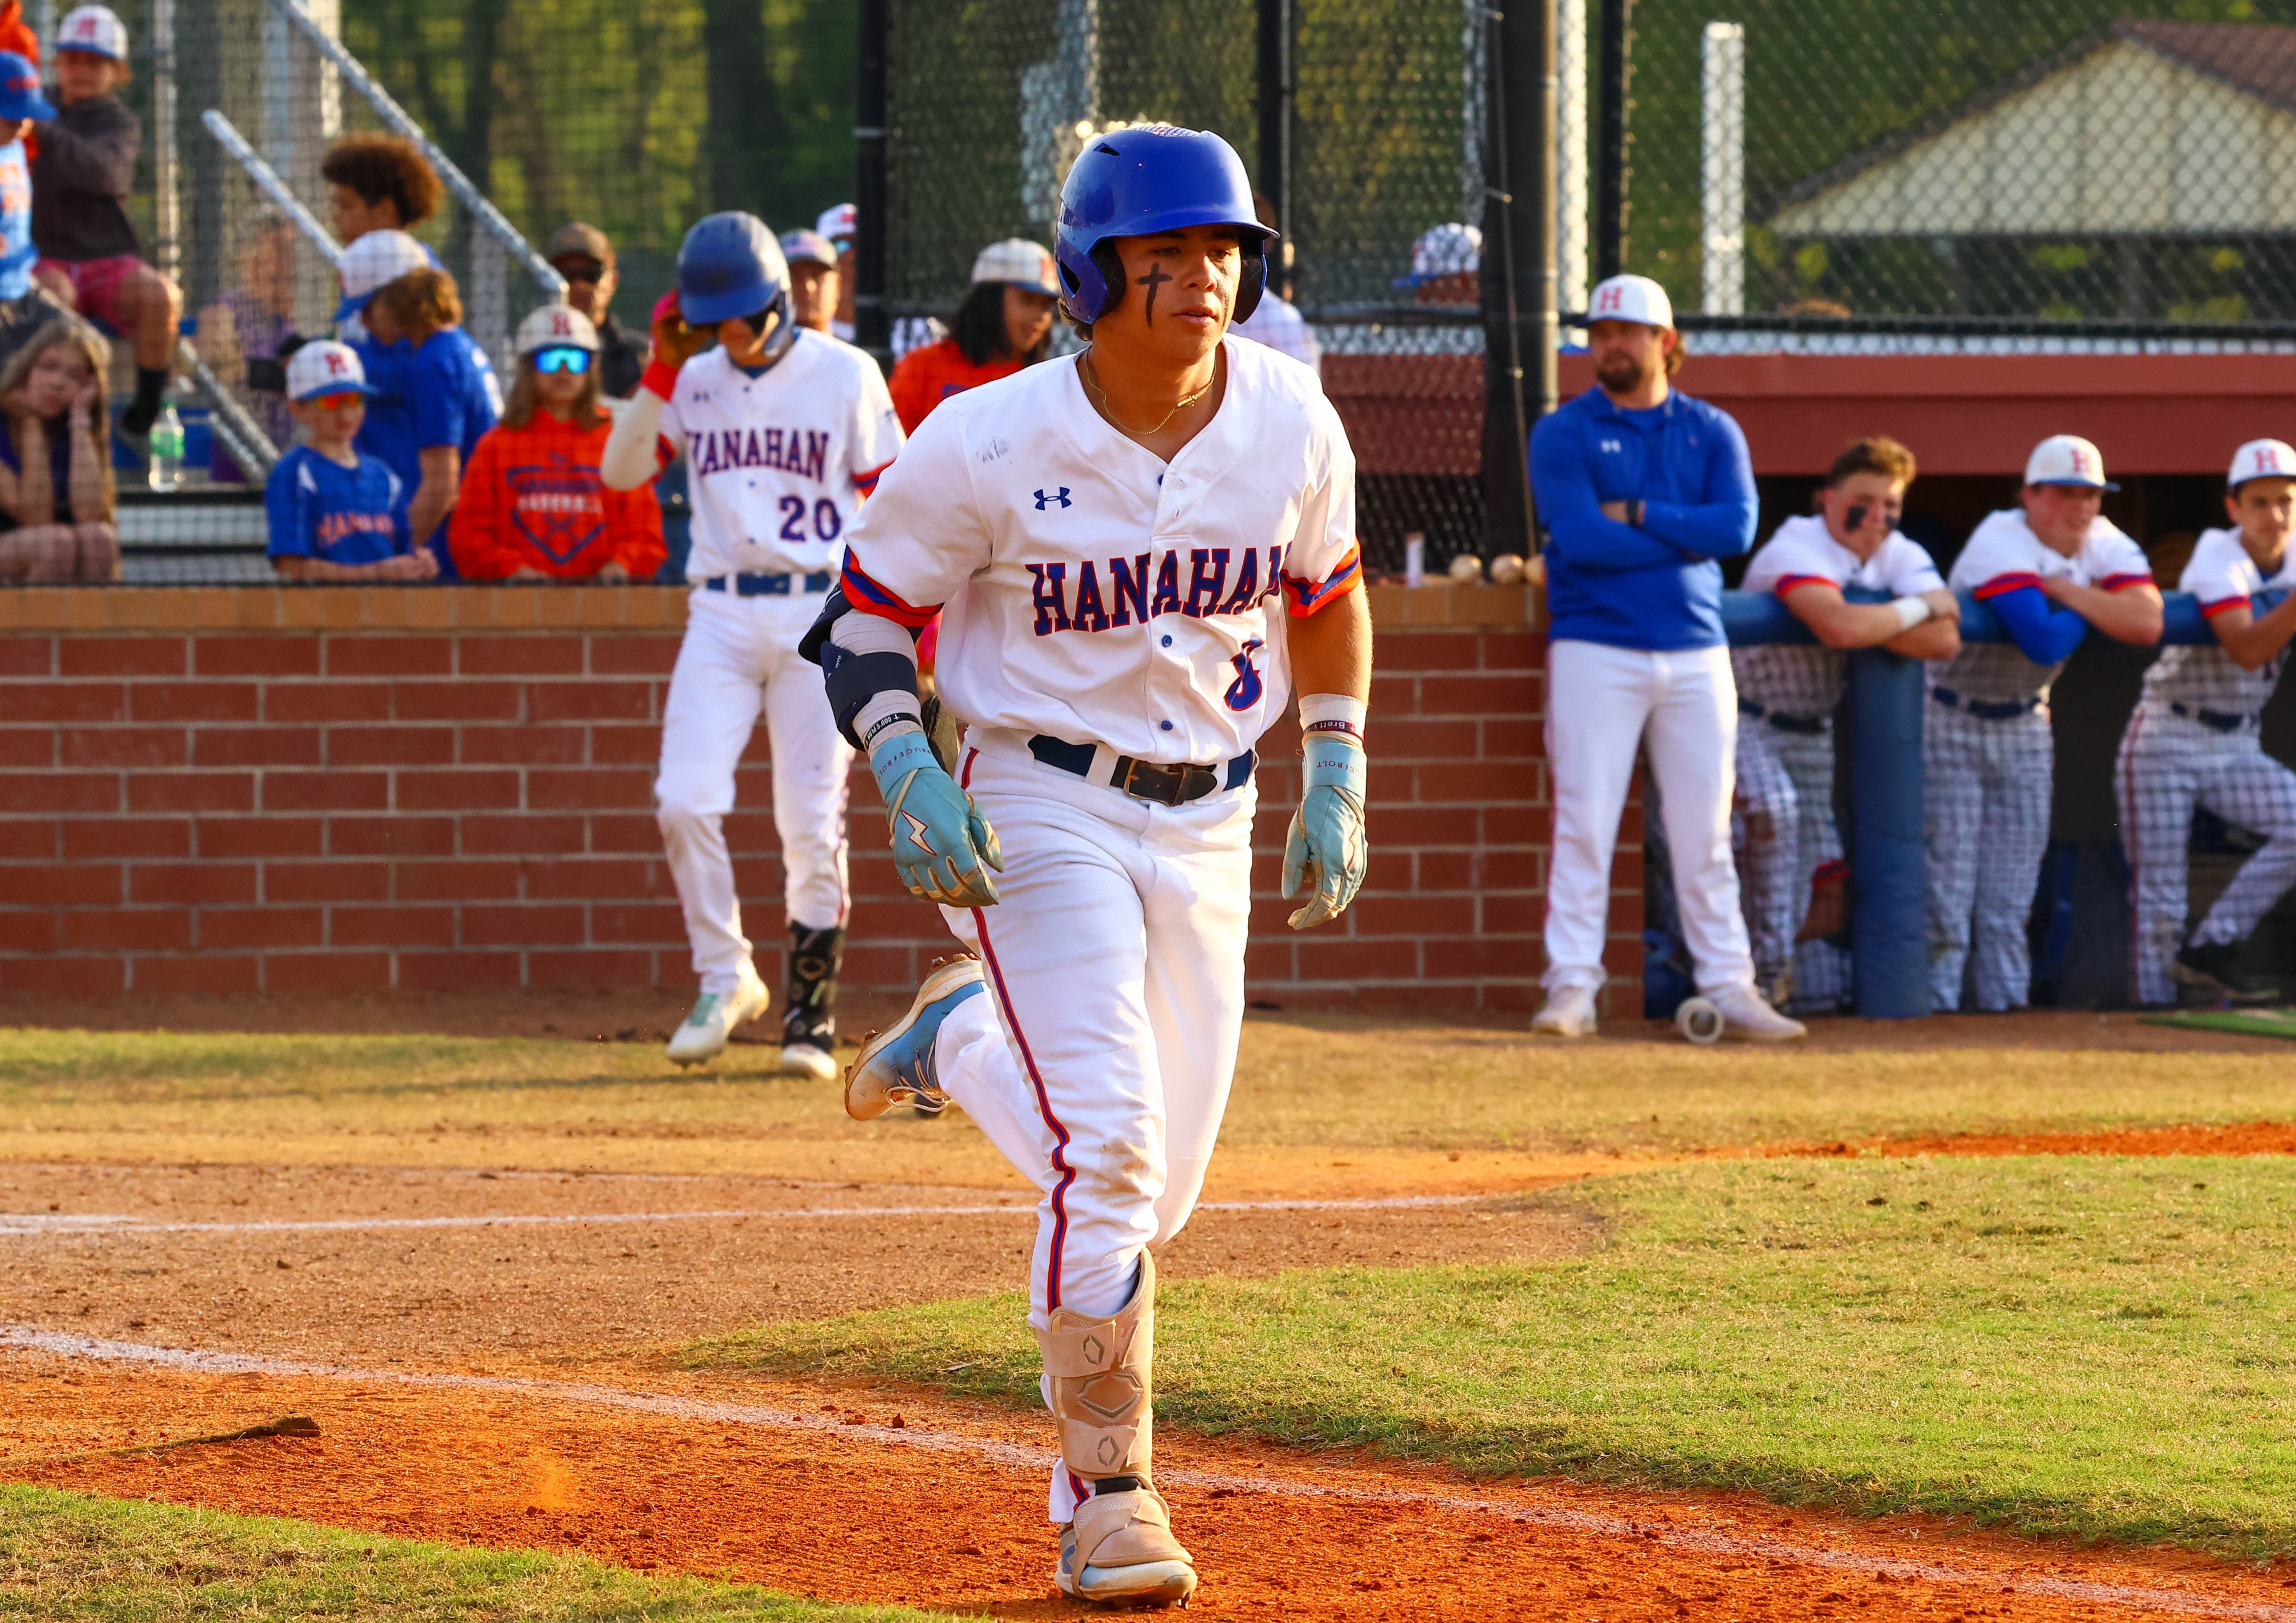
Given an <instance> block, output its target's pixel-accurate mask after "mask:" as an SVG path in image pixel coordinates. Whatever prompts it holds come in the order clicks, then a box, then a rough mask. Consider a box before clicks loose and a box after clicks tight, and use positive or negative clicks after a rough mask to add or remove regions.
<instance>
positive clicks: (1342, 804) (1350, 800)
mask: <svg viewBox="0 0 2296 1623" xmlns="http://www.w3.org/2000/svg"><path fill="white" fill-rule="evenodd" d="M1300 754H1301V757H1302V763H1303V767H1304V773H1305V777H1306V782H1307V791H1306V793H1305V794H1304V795H1301V797H1300V809H1299V810H1298V811H1294V812H1293V813H1292V828H1291V831H1290V833H1289V834H1288V835H1287V836H1285V838H1284V841H1283V895H1284V896H1285V897H1286V898H1287V899H1288V898H1292V897H1295V896H1301V895H1304V896H1306V897H1307V902H1306V904H1305V905H1304V906H1302V907H1301V908H1300V910H1298V911H1297V912H1295V913H1293V914H1292V918H1291V925H1292V928H1293V929H1295V930H1311V929H1313V928H1315V927H1316V926H1317V925H1319V924H1324V923H1328V922H1329V921H1330V920H1332V919H1336V918H1338V917H1339V916H1340V915H1341V913H1343V912H1345V911H1346V910H1347V907H1348V903H1349V902H1353V901H1354V900H1355V899H1356V893H1357V891H1358V890H1360V889H1362V888H1363V881H1364V870H1365V867H1366V866H1367V865H1368V863H1369V861H1370V851H1369V848H1368V847H1367V846H1366V844H1365V840H1364V797H1365V793H1366V791H1367V787H1368V785H1369V783H1370V779H1371V762H1370V757H1369V756H1368V755H1366V754H1365V753H1364V748H1363V746H1362V744H1361V743H1359V742H1358V741H1357V740H1356V739H1354V738H1352V737H1349V735H1347V734H1346V733H1342V732H1311V733H1309V734H1308V736H1307V737H1306V738H1305V739H1304V740H1303V741H1302V743H1301V745H1300Z"/></svg>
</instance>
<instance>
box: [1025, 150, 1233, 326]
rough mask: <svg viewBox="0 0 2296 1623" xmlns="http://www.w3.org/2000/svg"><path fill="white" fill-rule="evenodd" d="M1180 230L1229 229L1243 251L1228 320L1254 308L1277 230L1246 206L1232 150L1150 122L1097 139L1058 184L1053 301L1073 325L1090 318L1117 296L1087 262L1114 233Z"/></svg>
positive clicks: (1107, 307) (1116, 287)
mask: <svg viewBox="0 0 2296 1623" xmlns="http://www.w3.org/2000/svg"><path fill="white" fill-rule="evenodd" d="M1188 226H1234V227H1235V228H1236V233H1237V235H1238V236H1239V238H1240V239H1241V240H1242V244H1243V275H1242V278H1241V279H1240V280H1239V281H1238V282H1237V284H1236V290H1235V309H1233V310H1231V311H1230V312H1229V313H1228V318H1229V320H1230V321H1232V322H1233V321H1242V320H1243V319H1244V318H1245V317H1248V316H1250V315H1251V312H1252V311H1253V309H1256V308H1257V307H1258V306H1259V295H1260V292H1261V290H1263V289H1264V288H1265V287H1266V286H1267V244H1268V242H1269V240H1270V239H1272V238H1273V237H1274V236H1275V233H1274V232H1273V231H1270V230H1269V229H1268V228H1267V227H1265V226H1263V225H1261V224H1260V223H1259V217H1258V215H1257V214H1256V212H1255V211H1254V210H1253V209H1252V206H1251V180H1250V178H1249V177H1246V176H1245V174H1244V172H1243V160H1242V159H1241V158H1239V157H1237V156H1236V155H1235V148H1234V147H1232V146H1230V145H1229V144H1227V143H1226V142H1225V141H1223V140H1221V139H1220V138H1219V137H1218V136H1216V135H1214V134H1212V133H1211V131H1210V130H1208V129H1175V128H1171V127H1170V126H1169V125H1165V124H1149V125H1143V126H1141V127H1140V128H1136V129H1118V130H1111V131H1110V132H1109V133H1108V134H1106V135H1103V136H1095V137H1094V138H1093V142H1092V144H1091V145H1089V146H1087V147H1086V148H1085V149H1084V152H1082V153H1081V154H1080V155H1079V156H1078V159H1077V161H1076V163H1075V166H1074V167H1073V168H1071V169H1070V170H1069V177H1068V180H1067V182H1066V183H1065V184H1064V185H1062V187H1061V220H1060V227H1059V229H1058V231H1056V232H1055V233H1054V239H1053V257H1054V260H1056V261H1057V262H1058V263H1059V265H1060V270H1061V303H1062V305H1063V306H1064V307H1065V308H1066V309H1067V310H1068V313H1069V315H1070V317H1071V318H1072V319H1074V320H1077V321H1079V322H1093V321H1097V320H1098V319H1099V318H1100V317H1103V316H1104V315H1106V314H1107V313H1108V312H1109V311H1110V310H1111V309H1115V308H1116V304H1117V301H1119V300H1120V299H1121V298H1123V296H1124V287H1123V284H1122V283H1121V281H1119V282H1118V284H1116V285H1114V286H1111V285H1110V284H1109V279H1108V274H1107V272H1106V271H1104V270H1103V268H1101V266H1100V265H1099V264H1098V263H1096V262H1095V260H1094V259H1093V251H1094V250H1095V249H1097V248H1099V247H1100V246H1101V245H1102V244H1103V243H1107V242H1109V241H1110V240H1111V238H1114V237H1119V236H1147V235H1151V234H1152V233H1155V232H1160V231H1174V230H1178V229H1180V228H1182V227H1188Z"/></svg>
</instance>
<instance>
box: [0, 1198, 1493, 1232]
mask: <svg viewBox="0 0 2296 1623" xmlns="http://www.w3.org/2000/svg"><path fill="white" fill-rule="evenodd" d="M1494 1199H1505V1196H1503V1195H1488V1194H1484V1195H1391V1196H1386V1197H1382V1198H1366V1199H1359V1200H1211V1201H1206V1202H1204V1203H1203V1204H1202V1205H1201V1206H1199V1207H1197V1208H1196V1209H1197V1210H1198V1211H1200V1212H1373V1211H1412V1210H1417V1209H1421V1208H1424V1207H1447V1206H1466V1205H1469V1204H1471V1203H1472V1202H1475V1201H1479V1200H1494ZM1036 1210H1037V1207H1036V1204H1035V1203H1034V1202H1021V1201H1010V1202H1006V1203H1005V1204H1002V1205H996V1206H799V1207H763V1208H742V1209H726V1210H717V1211H695V1212H501V1213H494V1212H481V1213H473V1214H470V1215H459V1216H448V1217H310V1218H279V1219H275V1220H270V1221H258V1222H250V1223H147V1222H145V1221H144V1220H143V1218H140V1217H137V1216H135V1215H133V1214H123V1213H107V1212H65V1213H61V1214H59V1213H54V1212H0V1238H5V1237H9V1236H23V1235H49V1234H105V1235H111V1234H292V1233H306V1232H345V1231H354V1232H355V1231H360V1230H369V1229H491V1228H511V1227H533V1226H538V1225H550V1224H566V1223H572V1224H584V1225H589V1224H599V1223H723V1222H731V1221H734V1220H736V1219H750V1218H755V1219H757V1220H758V1221H760V1222H768V1223H793V1222H799V1221H814V1220H817V1219H823V1218H837V1217H1005V1216H1011V1215H1015V1214H1020V1215H1034V1213H1035V1212H1036Z"/></svg>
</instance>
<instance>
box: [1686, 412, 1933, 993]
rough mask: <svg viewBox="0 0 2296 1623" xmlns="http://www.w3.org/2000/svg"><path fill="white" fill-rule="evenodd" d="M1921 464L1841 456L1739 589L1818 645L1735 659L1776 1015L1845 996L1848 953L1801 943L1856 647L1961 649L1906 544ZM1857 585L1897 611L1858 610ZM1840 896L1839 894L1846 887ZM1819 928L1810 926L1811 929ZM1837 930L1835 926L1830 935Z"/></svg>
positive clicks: (1911, 545) (1761, 950)
mask: <svg viewBox="0 0 2296 1623" xmlns="http://www.w3.org/2000/svg"><path fill="white" fill-rule="evenodd" d="M1913 481H1914V454H1913V452H1911V451H1909V450H1907V449H1906V448H1905V447H1904V446H1902V445H1900V444H1898V442H1897V441H1895V440H1888V439H1882V438H1880V437H1878V436H1877V437H1875V438H1873V439H1867V440H1859V441H1855V442H1854V443H1852V444H1851V445H1850V447H1849V449H1847V450H1845V451H1843V452H1842V453H1841V455H1840V456H1839V457H1835V458H1834V459H1833V468H1832V469H1831V470H1829V471H1828V472H1827V474H1826V476H1825V489H1824V490H1821V491H1820V492H1819V498H1818V510H1817V511H1816V513H1813V514H1810V515H1807V516H1804V517H1800V518H1790V519H1788V520H1786V522H1785V523H1783V524H1780V525H1779V526H1778V527H1777V530H1776V531H1775V533H1774V534H1772V535H1771V537H1770V539H1769V540H1768V541H1767V543H1766V544H1765V545H1764V546H1763V548H1762V549H1761V550H1760V551H1759V552H1757V553H1756V554H1755V555H1754V559H1753V562H1752V563H1751V564H1749V565H1748V566H1747V569H1746V579H1745V581H1744V589H1746V590H1747V591H1750V592H1768V593H1770V594H1772V595H1773V596H1775V597H1777V598H1778V599H1779V600H1780V601H1781V602H1783V603H1784V605H1785V606H1786V608H1787V609H1788V610H1789V611H1790V612H1791V613H1792V614H1793V616H1794V618H1795V619H1797V620H1800V622H1802V623H1803V624H1805V625H1807V626H1808V627H1809V629H1810V630H1812V631H1813V632H1815V633H1816V636H1817V640H1818V646H1817V647H1808V645H1806V644H1804V645H1800V646H1792V645H1788V644H1784V643H1773V644H1768V645H1765V646H1762V647H1750V648H1734V649H1733V650H1731V654H1730V666H1731V670H1732V672H1733V674H1734V676H1735V677H1736V679H1737V683H1738V715H1739V722H1738V824H1739V828H1740V829H1741V831H1742V832H1741V846H1740V850H1739V853H1738V882H1739V884H1740V886H1742V887H1743V891H1744V902H1745V909H1746V926H1747V932H1748V934H1749V935H1751V937H1752V941H1753V949H1754V976H1755V980H1756V983H1757V984H1758V985H1760V986H1761V987H1762V988H1763V989H1764V991H1765V992H1766V993H1767V995H1768V996H1769V999H1770V1001H1772V1002H1773V1003H1775V1004H1776V1005H1778V1006H1779V1007H1781V1008H1784V1007H1785V1006H1786V1005H1787V1004H1788V1003H1792V1006H1793V1007H1794V1009H1796V1010H1797V1011H1800V1010H1804V1009H1809V1010H1816V1009H1834V1008H1838V1007H1839V1006H1840V1005H1841V1002H1842V1001H1843V1000H1844V999H1846V998H1847V997H1848V996H1849V954H1848V953H1847V952H1843V951H1842V950H1841V948H1840V947H1838V946H1835V945H1834V944H1833V943H1832V942H1831V941H1828V940H1825V939H1824V938H1823V935H1832V934H1833V929H1832V928H1829V929H1825V931H1824V932H1823V935H1821V936H1820V938H1819V939H1815V940H1807V941H1802V942H1801V943H1800V945H1799V946H1797V945H1796V944H1795V943H1796V940H1797V938H1798V937H1799V936H1800V935H1802V934H1804V926H1803V920H1804V919H1805V918H1806V917H1808V916H1809V915H1810V914H1811V913H1812V911H1813V907H1812V895H1813V894H1814V893H1813V887H1814V885H1815V884H1816V882H1817V881H1819V880H1820V879H1821V878H1822V877H1835V878H1836V879H1837V881H1838V876H1839V875H1840V873H1841V828H1840V826H1839V825H1837V824H1836V823H1835V821H1834V818H1833V712H1834V708H1835V706H1837V705H1838V704H1841V695H1842V690H1843V688H1844V687H1845V685H1846V681H1847V666H1848V656H1847V654H1846V650H1848V649H1850V648H1872V647H1883V648H1887V649H1889V650H1890V652H1891V653H1893V654H1903V655H1907V657H1909V658H1913V659H1923V660H1942V659H1951V658H1952V657H1953V656H1954V655H1956V654H1957V653H1959V652H1960V651H1961V630H1960V625H1961V606H1960V605H1959V604H1958V603H1957V602H1956V601H1955V598H1954V596H1953V594H1952V593H1951V592H1949V591H1948V590H1946V589H1945V581H1944V580H1943V579H1942V578H1941V577H1940V576H1939V574H1938V572H1937V565H1936V564H1933V563H1931V561H1930V555H1929V554H1928V553H1927V552H1925V551H1923V549H1922V548H1921V546H1920V545H1919V544H1918V543H1917V542H1915V541H1910V540H1907V539H1906V538H1905V537H1904V536H1902V535H1900V534H1898V529H1897V524H1898V518H1899V517H1900V516H1901V515H1903V514H1904V512H1905V507H1906V487H1907V485H1909V484H1911V483H1912V482H1913ZM1853 587H1862V588H1865V589H1869V590H1881V591H1886V592H1888V593H1890V596H1891V597H1892V599H1893V601H1891V602H1889V603H1880V604H1859V603H1850V602H1849V601H1847V600H1845V599H1844V597H1842V593H1843V592H1844V591H1845V590H1847V589H1850V588H1853ZM1832 894H1834V895H1836V896H1839V895H1840V894H1841V891H1840V888H1839V886H1838V883H1837V884H1836V885H1835V886H1833V893H1832ZM1816 922H1817V921H1816V919H1812V923H1813V924H1816ZM1835 928H1838V926H1836V927H1835Z"/></svg>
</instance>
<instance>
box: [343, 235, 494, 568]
mask: <svg viewBox="0 0 2296 1623" xmlns="http://www.w3.org/2000/svg"><path fill="white" fill-rule="evenodd" d="M361 240H362V241H363V240H365V239H361ZM462 321H463V301H462V299H461V297H460V295H459V294H458V293H457V292H455V278H454V277H453V276H449V275H448V274H447V272H445V271H443V270H439V269H437V268H432V267H428V266H426V267H424V268H422V269H421V270H411V271H408V272H407V273H406V275H404V276H399V277H398V278H397V279H396V280H394V281H392V282H391V283H389V284H388V285H386V286H383V287H381V288H378V289H377V290H376V291H375V294H374V297H373V298H372V299H370V300H369V301H367V306H366V325H367V330H368V331H369V332H371V333H373V334H374V336H375V338H376V340H377V341H378V342H383V343H398V342H405V343H407V344H409V345H411V346H413V350H414V354H413V359H412V361H411V363H410V364H408V365H407V367H406V373H405V375H406V397H407V404H408V408H409V410H410V411H411V413H412V415H413V417H414V455H415V460H416V464H417V468H418V474H419V476H418V477H417V479H416V481H415V484H414V498H413V499H412V500H411V501H410V502H409V503H408V504H407V515H406V516H407V525H408V528H409V529H410V530H411V531H413V533H414V544H415V545H416V546H418V547H420V546H423V545H425V544H428V545H430V547H432V548H434V549H435V550H437V551H438V552H439V564H440V567H441V569H442V570H443V571H445V572H446V573H452V570H453V565H452V564H451V562H450V555H449V554H448V553H447V549H446V548H447V517H448V515H451V514H452V513H453V512H454V510H455V498H456V497H457V496H458V495H460V494H461V491H462V482H463V469H464V468H465V467H467V466H469V465H470V460H471V453H472V452H474V451H476V450H477V449H479V441H480V438H481V437H482V436H484V434H485V433H486V432H487V430H488V429H490V428H492V427H493V426H494V425H495V423H496V420H497V419H498V418H500V417H501V416H502V384H501V383H499V382H498V381H497V380H496V376H495V369H494V365H493V363H492V362H490V361H489V360H488V358H487V352H486V351H485V350H482V349H480V347H479V344H478V342H477V341H476V340H474V339H473V338H471V335H470V334H468V333H465V332H464V331H463V327H462Z"/></svg>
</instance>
